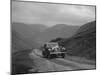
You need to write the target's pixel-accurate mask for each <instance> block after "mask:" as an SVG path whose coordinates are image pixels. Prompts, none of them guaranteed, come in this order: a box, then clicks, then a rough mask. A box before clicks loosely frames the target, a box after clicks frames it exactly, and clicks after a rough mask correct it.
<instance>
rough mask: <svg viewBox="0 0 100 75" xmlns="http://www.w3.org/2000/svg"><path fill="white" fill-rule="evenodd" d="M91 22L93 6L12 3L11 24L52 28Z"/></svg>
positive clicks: (93, 13) (93, 12)
mask: <svg viewBox="0 0 100 75" xmlns="http://www.w3.org/2000/svg"><path fill="white" fill-rule="evenodd" d="M92 20H95V7H94V6H78V5H67V4H66V5H63V4H48V3H34V2H16V1H13V2H12V21H13V22H24V23H29V24H34V23H38V24H40V23H41V24H46V25H48V26H52V25H55V24H59V23H65V24H69V25H82V24H84V23H87V22H89V21H92Z"/></svg>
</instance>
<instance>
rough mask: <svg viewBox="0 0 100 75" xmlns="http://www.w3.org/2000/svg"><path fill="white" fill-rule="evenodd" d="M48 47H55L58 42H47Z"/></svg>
mask: <svg viewBox="0 0 100 75" xmlns="http://www.w3.org/2000/svg"><path fill="white" fill-rule="evenodd" d="M47 46H48V47H55V46H58V44H56V43H53V44H47Z"/></svg>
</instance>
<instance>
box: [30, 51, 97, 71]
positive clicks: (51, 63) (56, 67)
mask: <svg viewBox="0 0 100 75" xmlns="http://www.w3.org/2000/svg"><path fill="white" fill-rule="evenodd" d="M30 57H31V58H32V59H33V60H34V62H35V63H36V68H35V70H37V71H38V72H50V71H69V70H86V69H95V65H91V64H86V63H85V64H84V63H78V62H75V61H72V60H69V59H63V58H54V59H46V58H43V57H42V54H41V51H40V50H38V49H34V50H33V51H32V52H31V53H30ZM30 71H31V72H32V71H33V72H34V69H31V70H30Z"/></svg>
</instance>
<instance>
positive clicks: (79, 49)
mask: <svg viewBox="0 0 100 75" xmlns="http://www.w3.org/2000/svg"><path fill="white" fill-rule="evenodd" d="M59 43H60V44H61V45H63V46H65V47H66V51H67V54H68V55H71V56H79V57H85V58H87V59H91V60H95V59H96V22H95V21H93V22H90V23H87V24H85V25H83V26H82V27H80V29H79V30H78V31H77V32H76V34H75V35H73V36H72V37H70V38H68V39H66V38H65V39H62V40H60V41H59Z"/></svg>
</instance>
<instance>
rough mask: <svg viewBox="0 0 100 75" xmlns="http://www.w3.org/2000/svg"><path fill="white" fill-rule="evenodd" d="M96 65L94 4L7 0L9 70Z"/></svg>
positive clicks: (44, 70) (57, 69)
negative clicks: (9, 34) (9, 15)
mask: <svg viewBox="0 0 100 75" xmlns="http://www.w3.org/2000/svg"><path fill="white" fill-rule="evenodd" d="M95 69H96V6H95V5H82V4H67V3H53V2H38V1H20V0H11V74H12V75H16V74H35V73H50V72H67V71H82V70H95Z"/></svg>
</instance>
